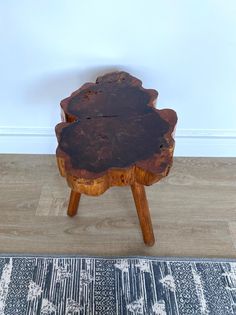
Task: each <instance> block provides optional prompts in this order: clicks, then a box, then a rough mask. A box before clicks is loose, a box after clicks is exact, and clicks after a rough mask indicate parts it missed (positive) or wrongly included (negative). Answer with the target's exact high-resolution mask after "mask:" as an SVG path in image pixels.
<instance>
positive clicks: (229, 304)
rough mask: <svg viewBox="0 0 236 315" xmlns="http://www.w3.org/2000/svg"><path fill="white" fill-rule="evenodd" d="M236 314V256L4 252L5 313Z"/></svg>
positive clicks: (1, 313) (0, 281)
mask: <svg viewBox="0 0 236 315" xmlns="http://www.w3.org/2000/svg"><path fill="white" fill-rule="evenodd" d="M48 314H49V315H85V314H86V315H87V314H88V315H93V314H94V315H100V314H101V315H106V314H107V315H113V314H114V315H125V314H127V315H140V314H145V315H146V314H147V315H151V314H153V315H175V314H176V315H188V314H191V315H193V314H196V315H200V314H202V315H203V314H204V315H205V314H210V315H214V314H215V315H228V314H236V261H233V260H232V261H226V260H225V261H216V260H214V261H210V260H181V259H164V258H146V257H138V258H136V257H133V258H110V259H104V258H85V257H33V256H30V257H17V256H16V257H9V256H4V257H3V256H0V315H48Z"/></svg>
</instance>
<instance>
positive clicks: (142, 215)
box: [131, 183, 155, 246]
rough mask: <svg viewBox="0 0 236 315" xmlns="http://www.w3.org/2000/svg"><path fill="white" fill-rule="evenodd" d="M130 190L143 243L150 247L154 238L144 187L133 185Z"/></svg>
mask: <svg viewBox="0 0 236 315" xmlns="http://www.w3.org/2000/svg"><path fill="white" fill-rule="evenodd" d="M131 189H132V193H133V197H134V202H135V206H136V209H137V213H138V217H139V222H140V225H141V229H142V233H143V240H144V243H145V244H146V245H148V246H152V245H154V243H155V238H154V234H153V229H152V221H151V217H150V213H149V208H148V202H147V197H146V193H145V189H144V186H143V185H140V184H138V183H134V184H133V185H131Z"/></svg>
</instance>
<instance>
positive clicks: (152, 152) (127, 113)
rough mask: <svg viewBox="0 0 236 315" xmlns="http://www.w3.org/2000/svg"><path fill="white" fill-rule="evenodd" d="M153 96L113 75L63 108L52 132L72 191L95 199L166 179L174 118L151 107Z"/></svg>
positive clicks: (135, 82)
mask: <svg viewBox="0 0 236 315" xmlns="http://www.w3.org/2000/svg"><path fill="white" fill-rule="evenodd" d="M157 95H158V93H157V91H155V90H151V89H144V88H143V87H142V82H141V81H140V80H138V79H137V78H135V77H133V76H131V75H129V74H128V73H126V72H114V73H109V74H107V75H104V76H102V77H99V78H98V79H97V81H96V83H86V84H85V85H84V86H82V87H81V88H80V89H78V90H77V91H75V92H74V93H72V95H71V96H70V97H68V98H66V99H65V100H63V101H62V102H61V108H62V113H63V115H62V116H63V120H65V122H62V123H59V124H58V125H57V126H56V135H57V139H58V147H57V151H56V155H57V160H58V167H59V170H60V172H61V175H62V176H64V177H66V179H67V182H68V184H69V186H70V187H71V189H72V190H74V191H78V192H80V193H85V194H88V195H99V194H102V193H103V192H104V191H105V190H107V189H108V188H109V187H110V186H120V185H121V186H124V185H132V184H133V183H134V182H138V183H140V184H142V185H151V184H153V183H154V182H157V181H158V180H160V179H161V178H162V177H164V176H166V175H167V174H168V172H169V169H170V167H171V165H172V158H173V150H174V139H173V137H172V135H173V133H174V129H175V125H176V122H177V116H176V113H175V112H174V111H173V110H171V109H164V110H158V109H156V108H155V107H154V105H155V101H156V98H157Z"/></svg>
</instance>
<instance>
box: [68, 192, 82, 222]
mask: <svg viewBox="0 0 236 315" xmlns="http://www.w3.org/2000/svg"><path fill="white" fill-rule="evenodd" d="M80 197H81V194H80V193H78V192H77V191H74V190H71V192H70V200H69V205H68V210H67V214H68V216H70V217H74V216H75V215H76V214H77V211H78V206H79V201H80Z"/></svg>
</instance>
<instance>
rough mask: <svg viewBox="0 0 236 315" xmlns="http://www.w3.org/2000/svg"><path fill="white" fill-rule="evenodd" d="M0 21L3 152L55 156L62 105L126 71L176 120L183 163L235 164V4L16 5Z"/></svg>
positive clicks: (3, 8)
mask: <svg viewBox="0 0 236 315" xmlns="http://www.w3.org/2000/svg"><path fill="white" fill-rule="evenodd" d="M0 15H1V16H0V43H1V50H0V56H1V58H0V70H1V73H0V107H1V111H0V113H1V114H0V152H10V153H13V152H18V153H23V152H28V153H50V152H54V149H55V145H56V142H55V136H54V125H55V124H56V123H57V122H58V121H59V120H60V109H59V102H60V100H61V99H63V98H65V97H67V96H68V95H69V94H70V93H71V92H72V91H73V90H75V89H76V88H78V86H80V85H81V84H82V83H84V82H86V81H91V80H94V79H95V78H96V76H97V75H99V74H102V73H105V72H106V71H111V70H126V71H128V72H130V73H131V74H133V75H135V76H137V77H139V78H140V79H141V80H142V81H143V84H144V86H145V87H147V88H156V89H157V90H158V91H159V101H158V103H157V106H158V107H159V108H165V107H170V108H173V109H175V110H176V111H177V113H178V116H179V123H178V128H177V137H176V155H186V156H188V155H189V156H191V155H196V156H201V155H203V156H204V155H205V156H235V155H236V125H235V119H236V106H235V105H236V89H235V87H236V2H235V1H234V0H231V1H230V0H222V1H217V0H211V1H207V0H198V1H194V0H192V1H189V0H185V1H184V0H179V1H174V0H173V1H158V0H149V1H148V0H147V1H144V0H136V1H135V0H133V1H132V0H119V1H112V0H107V1H106V0H99V1H95V0H94V1H92V0H81V1H78V0H70V1H66V0H64V1H58V0H57V1H56V0H50V1H46V0H41V1H32V0H28V1H27V0H21V1H17V0H15V1H13V0H8V1H1V2H0Z"/></svg>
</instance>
